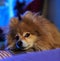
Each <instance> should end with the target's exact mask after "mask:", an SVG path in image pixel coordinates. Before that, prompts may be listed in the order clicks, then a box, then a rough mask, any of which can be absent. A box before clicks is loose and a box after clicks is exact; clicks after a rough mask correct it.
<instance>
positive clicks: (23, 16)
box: [21, 11, 33, 19]
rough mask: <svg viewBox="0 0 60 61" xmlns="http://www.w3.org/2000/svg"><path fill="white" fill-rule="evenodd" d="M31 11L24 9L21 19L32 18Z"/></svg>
mask: <svg viewBox="0 0 60 61" xmlns="http://www.w3.org/2000/svg"><path fill="white" fill-rule="evenodd" d="M32 16H33V13H32V12H31V11H26V12H25V13H24V14H23V15H22V16H21V17H22V19H24V18H27V19H32Z"/></svg>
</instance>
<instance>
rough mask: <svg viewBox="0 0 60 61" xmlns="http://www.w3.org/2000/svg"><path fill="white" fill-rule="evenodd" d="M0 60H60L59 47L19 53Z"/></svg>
mask: <svg viewBox="0 0 60 61" xmlns="http://www.w3.org/2000/svg"><path fill="white" fill-rule="evenodd" d="M0 61H60V49H55V50H48V51H42V52H30V53H27V54H19V55H16V56H13V57H10V58H7V59H3V60H0Z"/></svg>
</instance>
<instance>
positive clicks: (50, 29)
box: [7, 11, 60, 51]
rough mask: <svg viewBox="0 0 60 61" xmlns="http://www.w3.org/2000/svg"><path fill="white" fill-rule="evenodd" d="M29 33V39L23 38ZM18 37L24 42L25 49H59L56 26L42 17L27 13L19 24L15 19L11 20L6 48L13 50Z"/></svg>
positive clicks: (59, 40)
mask: <svg viewBox="0 0 60 61" xmlns="http://www.w3.org/2000/svg"><path fill="white" fill-rule="evenodd" d="M26 33H30V36H29V37H25V36H24V35H25V34H26ZM17 34H18V35H19V37H20V39H21V40H22V41H23V42H26V43H25V44H26V45H25V47H26V48H25V49H24V50H26V51H29V50H30V49H33V48H34V49H35V50H38V51H39V50H50V49H55V48H59V47H60V33H59V31H58V30H57V28H56V26H55V25H54V24H53V23H51V22H50V21H49V20H48V19H46V18H44V17H43V16H40V15H36V14H34V13H32V12H30V11H29V12H27V13H26V14H25V15H23V16H22V21H21V22H20V21H19V20H18V19H17V18H12V19H11V21H10V26H9V33H8V37H7V39H8V48H12V49H14V47H15V42H16V41H15V36H16V35H17Z"/></svg>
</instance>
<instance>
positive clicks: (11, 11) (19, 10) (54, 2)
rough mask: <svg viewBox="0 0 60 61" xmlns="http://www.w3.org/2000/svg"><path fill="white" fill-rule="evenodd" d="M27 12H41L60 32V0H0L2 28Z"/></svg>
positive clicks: (0, 22)
mask: <svg viewBox="0 0 60 61" xmlns="http://www.w3.org/2000/svg"><path fill="white" fill-rule="evenodd" d="M27 10H30V11H33V12H40V14H43V15H44V16H45V17H47V18H48V19H50V20H51V21H52V22H53V23H54V24H55V25H56V27H57V28H58V29H59V30H60V0H0V26H7V25H8V24H9V20H10V18H11V17H14V16H17V17H19V15H20V14H23V13H24V12H25V11H27ZM19 19H20V18H19Z"/></svg>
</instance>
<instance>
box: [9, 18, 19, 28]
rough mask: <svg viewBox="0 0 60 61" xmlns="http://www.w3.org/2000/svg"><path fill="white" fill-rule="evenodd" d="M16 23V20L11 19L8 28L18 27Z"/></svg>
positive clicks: (17, 21)
mask: <svg viewBox="0 0 60 61" xmlns="http://www.w3.org/2000/svg"><path fill="white" fill-rule="evenodd" d="M18 23H19V20H18V18H11V20H10V24H9V26H10V27H15V26H16V25H18Z"/></svg>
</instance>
